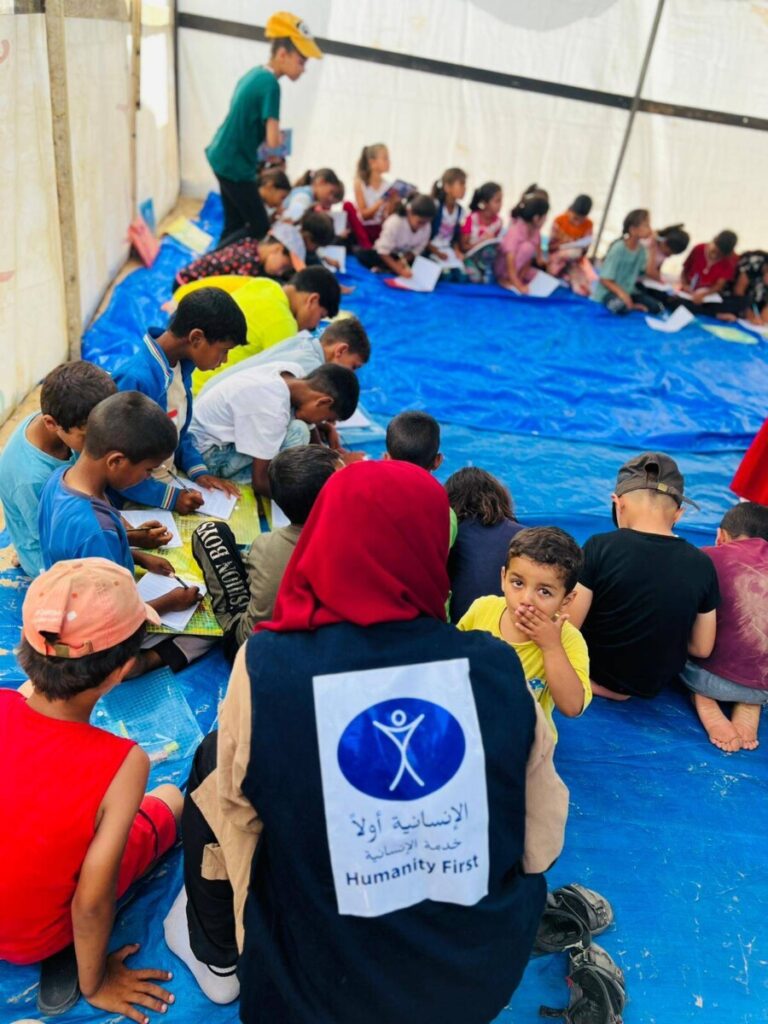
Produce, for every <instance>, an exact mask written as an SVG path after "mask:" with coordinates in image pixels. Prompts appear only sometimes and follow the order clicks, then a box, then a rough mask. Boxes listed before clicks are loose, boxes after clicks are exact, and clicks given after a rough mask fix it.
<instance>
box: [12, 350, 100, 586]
mask: <svg viewBox="0 0 768 1024" xmlns="http://www.w3.org/2000/svg"><path fill="white" fill-rule="evenodd" d="M114 393H115V384H114V381H113V380H112V378H111V377H110V376H109V374H108V373H105V372H104V370H102V369H100V367H98V366H94V364H93V363H88V362H86V361H85V360H83V359H80V360H78V361H77V362H74V363H64V364H63V365H62V366H57V367H56V369H54V370H51V372H50V373H49V374H48V376H47V377H46V378H45V380H44V381H43V387H42V390H41V392H40V412H39V413H32V414H31V415H30V416H27V417H26V419H24V420H22V422H21V423H20V424H19V425H18V427H17V428H16V430H15V431H14V432H13V434H12V435H11V437H10V438H9V440H8V443H7V444H6V446H5V448H4V450H3V452H2V454H0V501H2V503H3V512H4V514H5V525H6V526H7V528H8V532H9V533H10V535H11V541H12V543H13V546H14V547H15V549H16V554H17V555H18V558H19V563H20V564H21V568H22V569H23V570H24V572H25V573H26V574H27V575H28V576H37V575H38V573H40V572H42V571H43V556H42V552H41V550H40V535H39V533H38V530H37V510H38V507H39V505H40V495H41V494H42V493H43V488H44V487H45V485H46V483H47V482H48V480H49V479H50V477H51V475H52V474H53V473H55V472H56V470H57V469H62V468H63V467H65V466H71V465H73V464H74V461H75V453H77V452H79V451H81V450H82V447H83V441H84V440H85V422H86V420H87V419H88V414H89V413H90V411H91V409H93V407H94V406H95V405H98V403H99V402H101V401H102V399H104V398H109V396H110V395H113V394H114Z"/></svg>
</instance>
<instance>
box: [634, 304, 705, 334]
mask: <svg viewBox="0 0 768 1024" xmlns="http://www.w3.org/2000/svg"><path fill="white" fill-rule="evenodd" d="M695 319H696V317H695V316H694V315H693V313H692V312H691V311H690V309H686V308H685V306H678V307H677V309H676V310H675V312H674V313H673V314H672V316H670V317H669V319H667V320H657V319H656V318H655V317H652V316H647V317H646V318H645V322H646V323H647V324H648V326H649V327H651V328H652V329H653V330H654V331H661V332H662V333H663V334H677V332H678V331H682V329H683V328H684V327H687V326H688V324H689V323H690V322H691V320H695Z"/></svg>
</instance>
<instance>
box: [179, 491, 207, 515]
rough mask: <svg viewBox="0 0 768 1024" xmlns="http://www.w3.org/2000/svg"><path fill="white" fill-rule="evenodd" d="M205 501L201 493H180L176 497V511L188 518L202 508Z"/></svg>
mask: <svg viewBox="0 0 768 1024" xmlns="http://www.w3.org/2000/svg"><path fill="white" fill-rule="evenodd" d="M204 500H205V499H204V498H203V496H202V494H201V493H200V491H180V492H179V494H177V495H176V504H175V506H174V511H175V512H178V513H179V515H180V516H188V515H189V513H190V512H194V511H195V510H196V509H198V508H200V506H201V505H202V504H203V501H204Z"/></svg>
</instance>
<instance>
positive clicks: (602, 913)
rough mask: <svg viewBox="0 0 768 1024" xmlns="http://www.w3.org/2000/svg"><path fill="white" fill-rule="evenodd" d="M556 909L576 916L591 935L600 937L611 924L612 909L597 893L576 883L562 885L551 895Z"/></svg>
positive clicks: (603, 897)
mask: <svg viewBox="0 0 768 1024" xmlns="http://www.w3.org/2000/svg"><path fill="white" fill-rule="evenodd" d="M552 896H553V898H554V899H555V900H556V901H557V905H558V907H561V908H565V909H567V910H569V911H570V912H571V913H572V914H577V915H578V916H579V917H580V918H581V920H582V921H583V922H584V924H585V925H586V926H587V928H588V929H589V932H590V934H591V935H601V934H602V933H603V932H604V931H607V930H608V929H609V928H610V927H611V925H612V924H613V907H612V906H611V904H610V903H609V902H608V900H607V899H606V898H605V896H601V895H600V893H599V892H595V890H594V889H587V888H586V887H585V886H583V885H579V884H578V882H574V883H572V884H571V885H564V886H563V887H562V888H560V889H555V891H554V892H553V893H552Z"/></svg>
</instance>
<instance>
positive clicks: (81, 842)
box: [0, 558, 182, 1020]
mask: <svg viewBox="0 0 768 1024" xmlns="http://www.w3.org/2000/svg"><path fill="white" fill-rule="evenodd" d="M22 620H23V627H22V640H21V648H20V651H19V663H20V664H21V666H22V668H23V669H24V670H25V671H26V672H27V674H28V676H29V679H30V682H31V692H30V695H29V697H28V698H27V699H25V697H24V696H23V695H22V694H21V693H19V692H18V691H16V690H0V772H2V778H3V779H6V780H11V779H13V785H10V784H9V785H6V786H4V788H3V811H4V814H5V816H6V818H5V827H4V828H3V830H2V837H0V860H2V865H3V870H2V875H1V876H0V959H2V960H9V961H10V962H11V963H14V964H33V963H37V962H38V961H42V965H41V972H40V989H39V993H38V1007H39V1009H40V1012H41V1013H43V1014H59V1013H64V1011H65V1010H67V1009H69V1007H70V1006H73V1005H74V1003H75V1002H76V1001H77V999H78V996H79V995H80V993H81V992H82V994H83V996H85V998H86V999H87V1000H88V1002H89V1003H90V1004H91V1006H94V1007H96V1008H97V1009H98V1010H102V1011H103V1012H104V1013H105V1014H109V1015H110V1018H109V1019H110V1020H111V1019H113V1017H112V1016H111V1015H112V1014H116V1015H117V1014H125V1015H126V1016H130V1017H131V1019H133V1020H142V1019H146V1015H145V1014H143V1013H142V1014H140V1015H137V1012H136V1010H135V1009H134V1007H144V1008H146V1009H151V1010H160V1011H164V1010H165V1009H166V1008H167V1006H168V1005H169V1004H171V1003H172V1002H173V1001H174V997H173V996H172V995H171V994H170V992H168V991H167V989H165V988H163V987H162V986H161V985H160V984H156V982H166V981H168V980H170V978H171V975H170V973H169V972H167V971H164V970H158V969H156V968H147V967H146V966H145V965H143V964H142V963H141V961H139V963H138V964H137V966H138V967H139V968H141V969H139V970H135V969H132V968H128V967H127V966H126V964H125V960H126V958H127V957H129V956H133V955H134V954H135V953H137V952H138V949H139V947H138V944H130V945H123V946H121V947H120V948H119V949H116V950H115V951H114V952H112V953H108V949H109V944H110V933H111V931H112V922H113V920H114V916H115V904H116V900H117V899H119V898H120V897H121V896H123V895H124V894H125V892H126V890H127V889H128V888H129V887H130V886H131V885H132V884H133V882H135V881H136V880H137V879H138V878H140V877H141V875H143V874H145V873H146V872H147V871H148V870H149V869H150V868H151V867H152V866H153V865H154V864H155V863H156V862H157V860H158V858H159V857H161V856H162V855H163V854H164V853H166V852H167V851H168V850H170V848H171V847H172V846H173V844H174V843H175V842H176V835H177V828H178V823H179V818H180V816H181V806H182V795H181V793H180V792H179V790H178V789H177V788H176V787H175V786H171V785H167V784H166V785H162V786H158V787H157V789H154V790H152V792H151V793H146V792H145V790H146V785H147V777H148V775H149V758H148V757H147V755H146V754H145V753H144V751H143V750H142V749H141V747H139V746H138V745H137V744H136V743H135V742H134V741H133V740H131V739H124V738H123V737H122V736H113V735H112V734H111V733H108V732H104V731H103V730H102V729H97V728H96V727H95V726H92V725H90V724H89V719H90V716H91V712H92V711H93V708H94V705H95V704H96V702H97V700H98V699H99V698H100V697H102V696H103V695H104V694H105V693H108V692H109V690H111V689H112V688H113V687H115V686H117V685H118V684H119V683H120V682H121V681H122V680H123V679H125V677H126V675H127V674H128V672H129V671H130V669H131V666H132V664H133V661H134V659H135V658H136V656H137V655H138V653H139V648H140V647H141V643H142V639H143V638H144V633H145V629H146V625H145V624H146V622H147V621H150V622H157V621H159V620H158V616H157V613H156V612H155V611H154V610H153V609H152V608H150V607H149V606H148V605H145V604H144V603H143V602H142V601H141V599H140V597H139V595H138V591H137V590H136V584H135V583H134V581H133V577H132V576H131V574H130V573H129V572H128V571H127V570H126V569H123V568H121V567H120V566H118V565H115V564H114V563H113V562H109V561H107V560H105V559H103V558H85V559H75V560H73V561H63V562H58V563H57V564H56V565H55V566H54V567H53V568H52V569H49V570H48V572H46V573H44V574H43V575H41V576H38V577H37V578H36V579H35V580H33V581H32V585H31V586H30V588H29V592H28V593H27V597H26V600H25V601H24V607H23V609H22ZM73 942H74V948H72V943H73ZM52 958H53V959H52ZM12 1015H13V1014H12ZM100 1019H106V1017H100Z"/></svg>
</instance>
